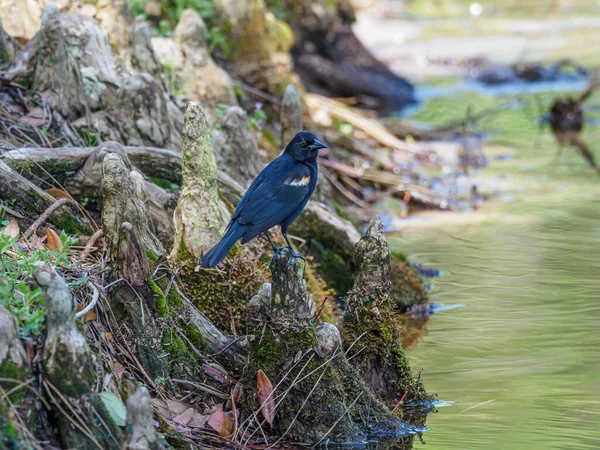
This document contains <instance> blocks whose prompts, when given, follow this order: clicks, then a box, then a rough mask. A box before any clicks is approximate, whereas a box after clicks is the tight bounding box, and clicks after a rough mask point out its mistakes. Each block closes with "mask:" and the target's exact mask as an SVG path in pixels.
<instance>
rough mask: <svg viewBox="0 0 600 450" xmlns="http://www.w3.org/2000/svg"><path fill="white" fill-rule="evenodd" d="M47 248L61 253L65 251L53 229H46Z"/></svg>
mask: <svg viewBox="0 0 600 450" xmlns="http://www.w3.org/2000/svg"><path fill="white" fill-rule="evenodd" d="M46 247H48V249H49V250H56V251H59V252H62V249H63V245H62V242H61V241H60V238H59V237H58V234H56V231H54V230H53V229H52V228H46Z"/></svg>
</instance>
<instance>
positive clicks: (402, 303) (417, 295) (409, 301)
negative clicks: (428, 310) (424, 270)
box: [390, 253, 429, 312]
mask: <svg viewBox="0 0 600 450" xmlns="http://www.w3.org/2000/svg"><path fill="white" fill-rule="evenodd" d="M397 255H398V254H396V253H395V254H393V255H392V264H391V272H390V280H391V283H392V285H391V289H390V298H391V299H392V301H393V302H394V303H395V305H396V308H397V309H398V310H399V311H401V312H405V311H406V310H407V309H409V308H410V307H411V306H413V305H419V304H422V303H426V302H427V301H428V300H429V297H428V296H427V292H425V289H424V288H423V283H422V282H421V279H420V278H419V276H418V275H417V274H416V273H415V271H414V270H413V269H412V268H411V267H409V266H408V265H407V264H406V262H405V260H403V259H399V258H396V256H397Z"/></svg>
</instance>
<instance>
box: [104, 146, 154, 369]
mask: <svg viewBox="0 0 600 450" xmlns="http://www.w3.org/2000/svg"><path fill="white" fill-rule="evenodd" d="M140 183H141V180H140V178H139V177H132V176H131V174H130V172H129V170H128V168H127V167H126V165H125V163H124V162H123V160H122V159H121V157H120V156H119V155H118V154H116V153H109V154H108V155H106V156H105V157H104V161H103V163H102V195H103V201H104V208H103V210H102V228H103V230H104V236H105V240H106V255H107V260H108V264H109V267H110V274H111V277H112V278H113V279H115V280H121V281H120V282H118V283H115V284H114V286H113V287H112V288H111V290H110V292H109V295H110V301H111V303H112V306H113V310H114V311H115V313H116V314H117V315H118V316H119V318H120V319H124V320H125V321H126V323H127V324H128V325H129V327H130V329H131V330H132V331H133V334H134V339H135V342H136V349H137V353H138V356H139V358H140V362H141V363H142V365H143V366H144V368H145V369H146V370H147V371H148V373H149V374H150V376H152V377H159V376H165V374H166V366H165V362H164V361H163V359H162V351H161V350H160V348H158V346H157V345H156V343H157V342H159V341H160V331H159V329H158V328H157V325H156V322H155V319H154V311H155V310H156V305H155V300H154V296H153V294H152V291H151V289H150V286H149V284H148V279H149V277H150V262H149V256H152V257H153V259H155V258H157V257H159V256H161V255H163V254H164V249H163V248H162V245H161V244H160V242H159V241H158V240H157V239H156V237H155V236H154V235H153V234H152V232H151V231H150V227H149V225H148V217H147V210H146V206H145V204H144V202H143V201H142V199H141V198H139V196H140V195H141V194H140V193H141V192H143V187H142V186H141V184H140ZM140 300H141V301H140Z"/></svg>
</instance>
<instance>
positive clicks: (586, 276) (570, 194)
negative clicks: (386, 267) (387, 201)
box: [391, 162, 600, 449]
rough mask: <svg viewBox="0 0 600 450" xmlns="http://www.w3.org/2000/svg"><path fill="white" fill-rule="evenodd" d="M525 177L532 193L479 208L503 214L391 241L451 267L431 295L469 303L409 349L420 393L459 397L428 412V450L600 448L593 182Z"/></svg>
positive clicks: (599, 263)
mask: <svg viewBox="0 0 600 450" xmlns="http://www.w3.org/2000/svg"><path fill="white" fill-rule="evenodd" d="M509 163H510V162H507V163H506V164H509ZM527 176H533V178H535V179H536V183H538V184H541V186H540V189H538V190H537V191H536V192H535V193H534V192H532V191H531V190H525V192H523V193H517V194H516V197H517V200H518V201H516V202H514V203H509V204H505V203H501V202H495V203H494V202H492V203H489V204H486V205H485V206H484V208H483V209H484V212H485V211H488V212H492V211H493V212H495V213H497V212H502V213H503V214H495V215H493V216H492V215H490V218H489V219H488V220H484V221H483V222H479V223H477V224H466V225H465V224H457V225H452V224H447V225H446V226H445V227H444V229H443V230H440V229H434V228H431V229H423V228H421V229H419V228H414V229H408V230H406V231H404V232H403V233H402V241H401V242H400V241H394V239H391V241H392V245H394V242H395V245H396V246H397V248H401V249H402V250H404V251H406V252H407V253H412V254H413V256H414V257H415V258H417V259H418V260H419V261H421V262H423V263H427V264H432V265H434V266H435V267H440V268H441V269H442V270H444V272H447V274H446V276H444V277H441V278H439V279H437V280H436V281H435V283H436V289H435V291H434V293H433V294H432V300H433V301H439V302H441V303H443V304H455V303H456V304H458V303H463V304H465V305H466V306H467V307H466V308H464V309H459V310H456V311H452V312H449V313H444V314H439V315H436V316H434V317H433V318H432V319H431V320H430V321H429V324H428V328H427V332H426V334H425V335H423V336H421V341H420V343H419V345H418V346H416V347H415V348H414V349H413V350H412V351H410V352H409V356H410V358H411V362H412V364H413V365H414V367H415V370H416V369H418V368H419V367H425V371H424V373H423V379H424V382H425V385H426V386H427V389H428V390H429V391H430V392H436V393H438V395H439V396H440V397H441V398H447V399H453V400H455V401H456V404H455V406H453V407H452V408H446V409H444V410H442V411H441V412H439V413H438V414H431V415H430V416H429V418H428V421H427V423H428V425H429V426H430V427H431V431H429V432H428V433H426V434H425V438H426V441H427V444H428V448H429V449H436V448H439V449H466V448H468V449H473V448H486V449H507V448H528V449H538V448H539V449H590V448H600V390H599V388H600V333H599V332H598V323H599V319H600V298H599V295H598V292H599V289H600V276H599V275H600V226H599V224H600V222H599V219H600V209H599V208H598V206H597V199H598V198H599V196H600V184H599V183H598V182H597V178H596V177H595V176H594V175H589V176H587V175H581V174H580V175H579V176H572V175H569V174H566V173H564V172H563V175H561V176H553V177H549V178H548V179H547V181H540V177H539V174H535V173H533V174H528V175H527ZM527 176H526V177H525V179H526V178H527ZM505 217H510V218H511V219H510V220H505Z"/></svg>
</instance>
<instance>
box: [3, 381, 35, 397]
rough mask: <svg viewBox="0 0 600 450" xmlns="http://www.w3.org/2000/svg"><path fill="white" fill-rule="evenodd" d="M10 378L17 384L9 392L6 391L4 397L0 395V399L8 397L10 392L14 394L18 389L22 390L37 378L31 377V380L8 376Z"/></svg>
mask: <svg viewBox="0 0 600 450" xmlns="http://www.w3.org/2000/svg"><path fill="white" fill-rule="evenodd" d="M8 380H9V381H13V382H16V383H17V385H16V386H15V387H14V388H12V389H10V390H9V391H8V392H4V394H3V395H2V397H0V399H2V398H8V396H9V395H10V394H12V393H13V392H17V391H20V390H21V389H22V388H24V387H28V386H29V385H30V384H31V383H33V381H34V380H35V379H34V378H30V379H29V380H25V381H19V380H17V379H13V378H8Z"/></svg>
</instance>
